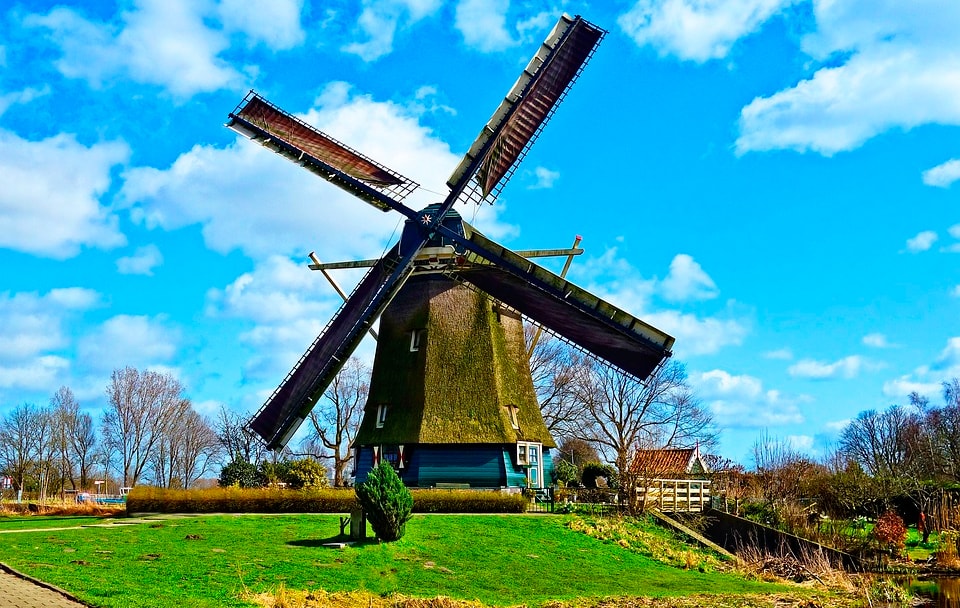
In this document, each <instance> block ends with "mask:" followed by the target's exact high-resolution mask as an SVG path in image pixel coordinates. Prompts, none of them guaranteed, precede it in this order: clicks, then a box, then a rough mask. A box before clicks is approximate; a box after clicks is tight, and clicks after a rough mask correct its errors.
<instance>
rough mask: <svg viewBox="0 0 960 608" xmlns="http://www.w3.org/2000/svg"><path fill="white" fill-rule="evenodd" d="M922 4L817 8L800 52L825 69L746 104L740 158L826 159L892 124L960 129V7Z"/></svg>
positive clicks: (861, 2)
mask: <svg viewBox="0 0 960 608" xmlns="http://www.w3.org/2000/svg"><path fill="white" fill-rule="evenodd" d="M920 5H923V6H920ZM920 5H918V4H917V3H902V2H896V1H893V0H883V1H881V2H875V1H873V0H842V1H837V2H815V3H814V14H815V17H816V23H817V30H816V32H815V33H813V34H811V35H809V36H807V37H806V38H805V39H804V41H803V47H804V49H805V50H806V51H807V52H808V53H810V54H811V55H812V56H813V57H814V58H815V59H817V60H820V61H823V62H824V63H825V64H828V65H825V66H824V67H822V68H820V69H818V70H817V71H816V72H815V73H814V74H813V76H812V77H811V78H809V79H807V80H803V81H802V82H799V83H797V84H796V85H795V86H793V87H792V88H789V89H786V90H783V91H780V92H778V93H775V94H774V95H771V96H769V97H758V98H757V99H754V100H753V101H752V102H751V103H750V104H748V105H747V106H746V107H744V108H743V110H742V112H741V115H740V136H739V138H738V139H737V142H736V150H737V153H739V154H743V153H746V152H749V151H757V150H773V149H784V148H785V149H793V150H798V151H806V150H810V151H814V152H818V153H820V154H823V155H827V156H829V155H832V154H835V153H837V152H840V151H844V150H851V149H854V148H856V147H858V146H860V145H861V144H863V143H864V142H865V141H867V140H868V139H870V138H871V137H874V136H875V135H878V134H879V133H882V132H884V131H886V130H888V129H891V128H901V129H911V128H913V127H916V126H919V125H923V124H928V123H938V124H953V125H955V124H960V101H958V100H960V38H958V37H957V36H956V31H957V29H958V28H960V4H957V3H955V2H951V1H950V0H923V1H922V2H920ZM844 57H846V60H845V61H842V63H841V64H840V65H836V62H837V59H838V58H841V59H842V58H844Z"/></svg>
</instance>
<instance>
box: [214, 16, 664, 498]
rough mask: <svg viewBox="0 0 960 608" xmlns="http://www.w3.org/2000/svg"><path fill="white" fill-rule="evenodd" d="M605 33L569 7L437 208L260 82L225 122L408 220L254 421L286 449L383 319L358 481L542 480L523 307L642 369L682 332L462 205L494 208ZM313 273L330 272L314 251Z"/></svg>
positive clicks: (542, 453) (544, 456)
mask: <svg viewBox="0 0 960 608" xmlns="http://www.w3.org/2000/svg"><path fill="white" fill-rule="evenodd" d="M604 33H605V32H604V31H603V30H602V29H600V28H598V27H597V26H595V25H593V24H591V23H589V22H587V21H585V20H584V19H582V18H581V17H579V16H578V17H569V16H567V15H563V16H562V17H561V18H560V20H559V21H558V23H557V25H556V26H555V27H554V29H553V30H552V31H551V33H550V35H549V36H548V37H547V39H546V40H545V41H544V43H543V44H542V45H541V47H540V49H539V51H538V52H537V53H536V54H535V55H534V57H533V59H531V61H530V62H529V64H528V65H527V67H526V69H525V70H524V71H523V73H522V74H521V75H520V78H519V79H518V80H517V82H516V84H514V86H513V87H512V89H511V90H510V92H509V93H508V94H507V96H506V98H505V99H504V100H503V102H502V103H501V104H500V106H499V107H498V108H497V110H496V112H495V113H494V115H493V117H492V118H491V119H490V120H489V121H488V122H487V124H486V125H485V126H484V127H483V129H482V130H481V133H480V135H479V136H478V137H477V139H476V141H475V142H474V143H473V145H472V146H471V147H470V149H469V151H468V152H467V154H466V156H465V157H464V158H463V160H462V161H461V163H460V164H459V166H458V167H457V168H456V169H455V170H454V172H453V174H452V175H451V176H450V179H449V180H448V181H447V186H448V187H449V189H450V191H449V194H447V195H446V197H445V198H444V199H443V201H442V202H440V203H437V204H433V205H430V206H428V207H427V208H425V209H422V210H420V211H416V210H413V209H411V208H409V207H408V206H406V205H405V204H404V203H403V200H404V199H405V198H406V197H407V196H408V195H409V194H410V193H411V192H413V191H414V190H415V189H416V188H417V187H418V184H416V183H415V182H413V181H412V180H410V179H408V178H406V177H404V176H402V175H400V174H398V173H396V172H395V171H392V170H390V169H388V168H386V167H384V166H383V165H381V164H379V163H377V162H376V161H374V160H372V159H370V158H368V157H366V156H364V155H362V154H360V153H359V152H357V151H356V150H353V149H351V148H349V147H348V146H346V145H345V144H343V143H341V142H339V141H337V140H335V139H333V138H332V137H330V136H328V135H326V134H324V133H322V132H320V131H319V130H317V129H314V128H313V127H311V126H309V125H307V124H306V123H304V122H302V121H300V120H299V119H297V118H296V117H294V116H292V115H290V114H288V113H286V112H284V111H283V110H281V109H279V108H278V107H276V106H274V105H273V104H271V103H270V102H268V101H266V100H265V99H263V98H262V97H260V96H259V95H257V94H256V93H255V92H253V91H251V92H250V93H249V94H248V95H247V96H246V97H245V98H244V99H243V101H242V102H241V103H240V104H239V105H238V106H237V108H236V109H235V110H234V111H233V112H232V113H230V115H229V122H228V123H227V126H228V127H229V128H231V129H233V130H234V131H236V132H238V133H240V134H242V135H244V136H246V137H249V138H250V139H252V140H254V141H256V142H258V143H260V144H261V145H263V146H265V147H267V148H270V149H271V150H273V151H275V152H277V153H278V154H281V155H282V156H284V157H286V158H288V159H290V160H291V161H293V162H295V163H297V164H299V165H301V166H302V167H304V168H305V169H307V170H308V171H311V172H313V173H315V174H317V175H319V176H320V177H322V178H324V179H326V180H328V181H329V182H331V183H333V184H334V185H336V186H338V187H340V188H342V189H344V190H346V191H348V192H350V193H352V194H354V195H355V196H357V197H358V198H359V199H361V200H363V201H365V202H367V203H369V204H371V205H373V206H375V207H377V208H379V209H381V210H383V211H391V210H392V211H396V212H399V213H401V214H403V215H404V216H405V217H406V221H405V224H404V228H403V232H402V234H401V237H400V240H399V241H398V242H397V243H396V244H395V245H393V246H392V247H391V248H390V249H389V250H388V251H387V253H386V254H385V255H384V256H383V257H381V258H380V259H378V260H372V261H368V262H366V263H362V262H361V263H356V265H366V266H369V270H368V271H367V273H366V274H365V275H364V277H363V278H362V279H361V280H360V282H359V283H358V284H357V286H356V288H355V289H354V290H353V292H352V293H351V294H350V296H349V298H347V299H346V301H345V302H344V304H343V306H342V307H341V308H340V310H339V311H338V312H337V313H336V315H335V316H334V317H333V319H332V320H331V321H330V322H329V323H328V324H327V326H326V327H325V328H324V330H323V331H322V332H321V334H320V335H319V336H318V337H317V338H316V340H314V342H313V343H312V344H311V345H310V347H309V348H308V349H307V351H306V352H305V353H304V355H303V356H302V357H301V358H300V360H299V361H298V362H297V364H296V365H295V366H294V367H293V369H292V370H291V371H290V373H289V374H288V375H287V377H286V378H285V379H284V380H283V382H282V383H281V384H280V386H279V387H278V388H277V389H276V390H275V391H274V392H273V394H272V395H271V396H270V397H269V398H268V399H267V401H266V402H265V403H264V405H263V407H262V408H261V409H260V410H259V411H258V413H257V414H256V415H255V416H254V417H253V418H252V420H251V422H250V424H249V428H250V429H251V430H252V431H253V432H255V433H256V434H258V435H259V436H260V437H262V438H263V439H264V441H265V442H266V445H267V447H268V448H270V449H282V448H283V447H284V446H285V445H286V444H287V442H288V441H289V440H290V438H291V437H292V435H293V434H294V433H295V432H296V430H297V429H298V428H299V426H300V425H301V424H302V422H303V421H304V420H305V419H306V417H307V415H308V414H309V412H310V410H311V409H312V408H313V406H314V405H315V404H316V402H317V401H318V400H319V399H320V397H321V396H322V395H323V392H324V391H325V390H326V388H327V387H328V386H329V384H330V383H331V382H332V380H333V378H334V376H335V375H336V374H337V372H338V371H339V370H340V368H341V367H342V366H343V364H344V363H345V362H346V360H347V359H348V358H349V357H350V356H351V354H352V353H353V352H354V350H355V349H356V348H357V346H358V345H359V343H360V341H361V340H362V339H363V337H364V335H365V334H366V333H367V332H368V331H370V329H371V328H372V326H373V324H374V323H375V322H376V321H377V320H378V319H380V328H379V329H380V331H379V333H380V337H379V340H378V342H377V353H376V356H375V360H374V369H373V375H372V378H371V386H370V396H369V400H368V402H367V406H366V410H365V414H364V419H363V422H362V423H361V427H360V430H359V432H358V436H357V439H356V441H355V442H354V446H355V457H356V470H357V479H358V480H361V479H363V478H364V477H365V476H366V472H367V471H369V470H370V468H371V467H372V466H374V465H375V464H376V463H377V462H379V461H388V462H390V463H392V464H393V465H394V467H395V468H396V469H397V470H398V471H399V472H400V473H401V475H402V477H403V479H404V482H405V483H407V484H408V485H413V486H430V485H445V484H457V485H473V486H482V487H491V486H517V485H527V484H533V485H534V486H535V487H539V486H541V485H544V484H545V481H546V477H545V474H548V472H549V469H550V468H551V462H550V457H549V449H550V448H551V447H553V446H554V444H553V440H552V439H551V438H550V435H549V433H548V432H547V430H546V427H545V425H544V423H543V419H542V417H541V415H540V411H539V406H538V404H537V402H536V396H535V394H534V393H533V385H532V380H531V378H530V369H529V360H528V357H527V351H526V348H525V344H524V339H523V327H522V320H521V316H522V317H525V318H527V319H528V320H530V321H532V322H534V323H536V324H538V325H540V326H542V327H544V328H546V329H547V330H549V331H550V332H552V333H554V334H556V335H558V336H560V337H562V338H564V339H566V340H568V341H569V342H571V343H573V344H574V345H576V346H578V347H580V348H581V349H583V350H585V351H586V352H588V353H590V354H592V355H593V356H595V357H597V358H599V359H602V360H603V361H605V362H607V363H608V364H610V365H613V366H615V367H617V368H619V369H621V370H622V371H624V372H626V373H629V374H631V375H633V376H635V377H637V378H638V379H641V380H643V379H645V378H646V377H647V376H648V375H649V374H650V373H651V372H653V371H654V370H655V369H656V368H657V367H658V366H659V365H660V364H661V362H662V361H663V360H664V359H665V358H666V357H668V356H669V355H670V349H671V347H672V345H673V342H674V340H673V338H672V337H670V336H669V335H667V334H665V333H664V332H662V331H660V330H658V329H656V328H654V327H652V326H650V325H648V324H646V323H644V322H643V321H641V320H640V319H638V318H636V317H634V316H633V315H631V314H629V313H628V312H626V311H624V310H622V309H620V308H617V307H616V306H613V305H612V304H610V303H608V302H605V301H604V300H602V299H600V298H598V297H597V296H595V295H593V294H591V293H589V292H587V291H586V290H584V289H581V288H580V287H577V286H576V285H574V284H572V283H570V282H568V281H567V280H566V279H564V278H562V277H560V276H558V275H556V274H554V273H552V272H550V271H547V270H545V269H544V268H542V267H540V266H538V265H536V264H534V263H533V262H531V261H530V259H529V258H528V257H525V256H524V255H521V253H522V252H515V251H511V250H509V249H507V248H506V247H503V246H502V245H499V244H497V243H496V242H494V241H492V240H490V239H489V238H487V237H486V236H484V235H483V234H481V233H480V232H479V231H477V230H476V229H475V228H473V227H472V226H470V225H469V224H468V223H467V222H465V221H463V219H462V218H461V217H460V215H459V214H458V213H457V212H456V211H455V210H454V208H453V207H454V205H455V204H456V203H458V202H460V203H476V204H479V203H481V202H493V200H494V199H495V198H496V197H497V195H498V194H499V193H500V190H501V189H502V188H503V186H504V185H505V184H506V182H507V181H508V180H509V178H510V177H511V176H512V174H513V172H514V171H515V169H516V166H517V164H518V163H519V161H520V160H522V159H523V157H524V156H525V155H526V152H527V150H528V149H529V147H530V146H531V145H532V143H533V141H534V140H535V139H536V138H537V136H538V135H539V133H540V131H541V130H542V128H543V126H544V125H545V123H546V122H547V121H548V120H549V118H550V117H551V116H552V115H553V113H554V111H555V110H556V108H557V106H558V105H559V103H560V102H561V101H562V100H563V98H564V97H565V95H566V93H567V91H568V90H569V88H570V86H571V85H572V84H573V82H574V81H575V80H576V79H577V77H578V76H579V74H580V72H581V71H582V69H583V67H584V65H585V64H586V62H587V61H588V60H589V58H590V57H591V56H592V55H593V53H594V51H595V49H596V46H597V45H598V44H599V42H600V41H601V39H602V38H603V36H604ZM311 267H312V268H315V269H321V268H328V267H330V266H329V265H326V266H325V265H321V264H319V262H318V261H317V260H314V263H313V264H312V265H311Z"/></svg>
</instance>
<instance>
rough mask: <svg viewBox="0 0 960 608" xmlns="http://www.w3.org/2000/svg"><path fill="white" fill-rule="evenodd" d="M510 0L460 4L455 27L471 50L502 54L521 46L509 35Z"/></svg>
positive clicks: (464, 0) (469, 0) (471, 0)
mask: <svg viewBox="0 0 960 608" xmlns="http://www.w3.org/2000/svg"><path fill="white" fill-rule="evenodd" d="M509 8H510V0H460V2H459V4H457V8H456V13H455V15H454V27H456V28H457V30H459V31H460V33H461V34H463V40H464V42H465V43H466V44H467V46H470V47H473V48H475V49H477V50H479V51H481V52H484V53H491V52H496V51H502V50H504V49H507V48H510V47H512V46H516V44H517V43H518V41H517V40H515V39H514V38H513V37H512V36H511V35H510V32H508V31H507V28H506V21H507V9H509Z"/></svg>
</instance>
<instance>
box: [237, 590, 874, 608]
mask: <svg viewBox="0 0 960 608" xmlns="http://www.w3.org/2000/svg"><path fill="white" fill-rule="evenodd" d="M246 599H248V600H250V601H253V602H255V603H257V604H259V605H260V606H263V607H264V608H488V607H489V605H488V604H482V603H480V602H476V601H468V600H455V599H451V598H448V597H442V596H440V597H433V598H414V597H406V596H403V595H399V594H395V595H389V596H386V597H383V596H379V595H374V594H372V593H368V592H365V591H351V592H347V593H328V592H326V591H322V590H320V591H291V590H288V589H284V588H283V587H280V588H278V589H277V591H276V592H275V593H272V594H271V593H262V594H259V595H250V596H248V597H247V598H246ZM534 605H536V604H531V605H530V606H534ZM860 605H862V600H860V599H859V598H858V597H856V596H854V595H831V596H829V597H821V596H818V595H814V594H809V593H806V592H802V591H801V592H798V593H796V594H784V593H774V594H751V595H694V596H687V597H669V598H653V597H609V598H588V599H579V600H573V601H549V602H546V603H544V604H541V605H540V607H541V608H853V607H855V606H860ZM527 606H528V605H527V604H520V605H517V606H516V607H515V608H520V607H523V608H526V607H527Z"/></svg>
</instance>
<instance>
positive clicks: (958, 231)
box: [947, 224, 960, 239]
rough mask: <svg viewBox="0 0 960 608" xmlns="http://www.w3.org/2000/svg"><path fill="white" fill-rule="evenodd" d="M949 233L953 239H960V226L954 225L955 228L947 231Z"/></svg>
mask: <svg viewBox="0 0 960 608" xmlns="http://www.w3.org/2000/svg"><path fill="white" fill-rule="evenodd" d="M947 232H949V233H950V236H952V237H953V238H955V239H960V224H954V225H953V226H950V228H948V229H947Z"/></svg>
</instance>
